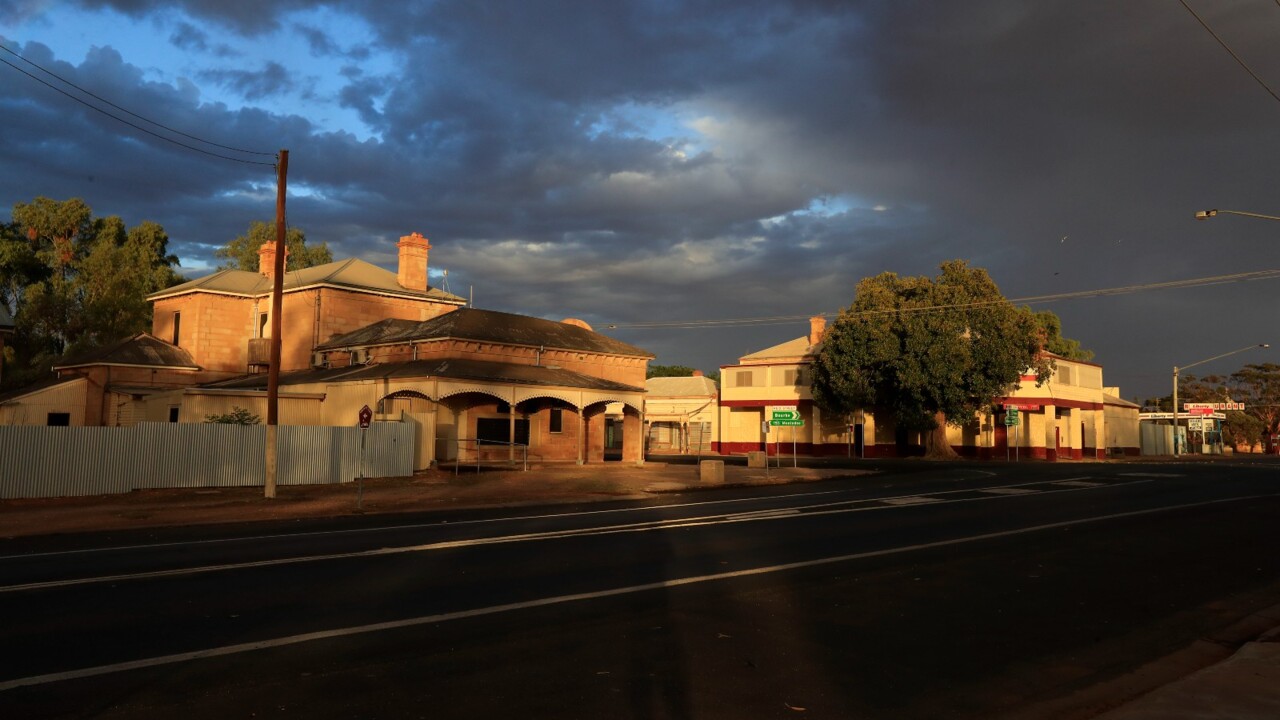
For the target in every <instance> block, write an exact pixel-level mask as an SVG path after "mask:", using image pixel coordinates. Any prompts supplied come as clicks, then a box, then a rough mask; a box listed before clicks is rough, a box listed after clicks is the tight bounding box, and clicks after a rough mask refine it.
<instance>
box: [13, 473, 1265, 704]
mask: <svg viewBox="0 0 1280 720" xmlns="http://www.w3.org/2000/svg"><path fill="white" fill-rule="evenodd" d="M1278 496H1280V493H1272V494H1267V495H1247V496H1244V497H1234V498H1220V499H1218V500H1205V501H1202V502H1197V503H1184V504H1181V505H1168V506H1165V507H1159V508H1148V509H1146V510H1132V511H1130V512H1123V513H1112V514H1109V515H1099V516H1096V517H1090V518H1079V519H1076V520H1064V521H1062V522H1055V523H1046V524H1043V525H1032V526H1030V527H1025V528H1018V529H1016V530H1001V531H999V532H992V533H983V534H981V535H970V536H968V537H963V538H952V539H950V540H939V541H937V542H931V543H920V544H917V545H905V546H902V547H896V548H887V549H884V550H871V551H868V552H861V553H852V554H849V555H837V556H834V557H826V558H816V559H813V560H801V561H799V562H793V563H784V564H780V565H770V566H766V567H760V568H751V569H748V570H735V571H732V572H725V573H715V574H711V575H698V576H693V577H685V578H676V579H674V580H666V581H663V582H656V583H645V584H643V585H629V586H625V587H620V588H613V589H610V590H598V591H595V592H586V593H575V594H572V595H559V596H555V597H549V598H539V599H537V600H528V601H525V602H518V603H508V604H505V605H493V606H490V607H485V608H474V609H471V610H460V611H456V612H451V613H440V614H437V615H424V616H422V617H416V618H407V619H403V620H392V621H388V622H380V623H371V624H368V625H356V626H353V627H346V628H337V629H333V630H321V631H317V632H310V633H303V634H301V635H288V636H285V637H279V638H272V639H269V640H259V641H256V642H248V643H240V644H237V645H223V646H221V647H215V648H208V649H204V650H195V651H192V652H185V653H175V654H172V655H161V656H158V657H152V658H143V659H140V660H131V661H128V662H122V663H114V664H111V665H99V666H96V667H88V668H81V669H79V670H69V671H66V672H56V673H47V674H44V675H33V676H31V677H25V678H15V679H13V680H6V681H3V682H0V692H3V691H5V690H12V689H14V688H19V687H28V686H31V685H45V684H49V683H54V682H61V681H64V680H76V679H80V678H87V677H95V676H98V675H107V674H110V673H117V672H125V671H128V670H140V669H142V668H149V667H157V666H161V665H172V664H174V663H181V662H189V661H192V660H201V659H205V658H213V657H221V656H226V655H235V654H239V653H244V652H252V651H254V650H266V649H269V648H278V647H286V646H289V645H298V644H301V643H307V642H314V641H317V640H329V639H333V638H342V637H350V636H353V635H363V634H366V633H374V632H381V631H383V630H397V629H401V628H408V627H416V626H420V625H431V624H436V623H442V622H450V621H453V620H465V619H467V618H474V617H482V616H485V615H496V614H498V613H504V612H512V611H516V610H526V609H529V608H537V607H546V606H548V605H560V604H564V603H570V602H578V601H581V600H597V599H600V598H607V597H614V596H617V595H627V594H631V593H638V592H646V591H649V590H662V589H669V588H677V587H683V586H686V585H697V584H700V583H706V582H716V581H720V580H730V579H733V578H740V577H750V576H753V575H765V574H770V573H777V572H785V571H788V570H799V569H803V568H811V567H819V566H822V565H830V564H834V563H843V562H850V561H853V560H863V559H866V558H874V557H884V556H886V555H897V554H900V553H907V552H915V551H917V550H929V549H932V548H940V547H947V546H951V545H963V544H966V543H971V542H980V541H983V540H993V539H996V538H1004V537H1013V536H1016V535H1025V534H1027V533H1034V532H1039V531H1041V530H1053V529H1056V528H1063V527H1072V526H1076V525H1087V524H1091V523H1096V522H1104V521H1107V520H1116V519H1120V518H1127V517H1139V516H1142V515H1152V514H1155V513H1162V512H1168V511H1171V510H1185V509H1187V508H1193V507H1206V506H1209V505H1218V504H1222V503H1229V502H1238V501H1241V500H1258V499H1262V498H1275V497H1278Z"/></svg>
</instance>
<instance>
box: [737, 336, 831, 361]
mask: <svg viewBox="0 0 1280 720" xmlns="http://www.w3.org/2000/svg"><path fill="white" fill-rule="evenodd" d="M817 348H818V346H817V345H810V344H809V337H808V336H807V335H806V336H804V337H798V338H796V339H795V340H788V341H786V342H784V343H781V344H779V345H774V346H773V347H767V348H765V349H763V350H757V351H756V352H753V353H751V354H750V355H743V356H742V357H741V358H740V361H741V362H746V361H748V360H770V359H773V358H784V357H787V358H791V357H804V356H805V355H808V354H810V353H813V352H817Z"/></svg>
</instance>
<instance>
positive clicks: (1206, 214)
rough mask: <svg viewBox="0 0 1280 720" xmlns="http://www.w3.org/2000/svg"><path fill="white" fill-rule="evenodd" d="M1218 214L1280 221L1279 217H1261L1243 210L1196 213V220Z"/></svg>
mask: <svg viewBox="0 0 1280 720" xmlns="http://www.w3.org/2000/svg"><path fill="white" fill-rule="evenodd" d="M1218 213H1226V214H1228V215H1243V216H1245V217H1251V218H1261V219H1263V220H1280V217H1276V216H1275V215H1263V214H1261V213H1252V212H1244V211H1243V210H1201V211H1199V212H1197V213H1196V219H1197V220H1208V219H1209V218H1211V217H1215V216H1217V214H1218Z"/></svg>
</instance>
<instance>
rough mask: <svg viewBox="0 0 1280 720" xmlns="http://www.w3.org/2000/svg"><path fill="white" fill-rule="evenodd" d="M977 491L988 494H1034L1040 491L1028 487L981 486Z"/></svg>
mask: <svg viewBox="0 0 1280 720" xmlns="http://www.w3.org/2000/svg"><path fill="white" fill-rule="evenodd" d="M978 492H982V493H988V494H990V495H1034V494H1035V493H1038V492H1040V491H1039V490H1031V489H1030V488H981V489H980V490H978Z"/></svg>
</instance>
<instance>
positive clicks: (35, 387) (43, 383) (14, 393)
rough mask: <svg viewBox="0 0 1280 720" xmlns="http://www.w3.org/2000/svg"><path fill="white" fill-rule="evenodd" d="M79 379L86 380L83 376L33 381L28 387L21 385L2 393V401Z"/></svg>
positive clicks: (0, 398) (0, 395) (0, 399)
mask: <svg viewBox="0 0 1280 720" xmlns="http://www.w3.org/2000/svg"><path fill="white" fill-rule="evenodd" d="M77 380H81V381H82V380H84V378H83V377H65V378H45V379H44V380H40V381H39V382H34V383H31V384H30V385H28V386H26V387H20V388H17V389H14V390H10V391H8V392H5V393H0V403H6V402H8V401H10V400H14V399H17V398H20V397H23V396H24V395H31V394H32V393H38V392H40V391H41V390H48V389H49V388H51V387H56V386H58V385H65V384H67V383H73V382H76V381H77Z"/></svg>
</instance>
